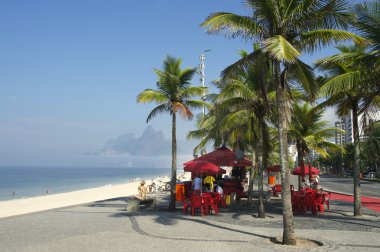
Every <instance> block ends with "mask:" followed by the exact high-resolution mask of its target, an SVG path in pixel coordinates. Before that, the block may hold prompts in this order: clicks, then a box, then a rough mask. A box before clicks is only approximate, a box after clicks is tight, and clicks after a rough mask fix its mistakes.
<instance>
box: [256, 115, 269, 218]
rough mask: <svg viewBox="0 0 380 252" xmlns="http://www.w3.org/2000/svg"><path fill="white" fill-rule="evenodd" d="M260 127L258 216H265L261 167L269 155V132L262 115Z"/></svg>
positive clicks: (264, 166)
mask: <svg viewBox="0 0 380 252" xmlns="http://www.w3.org/2000/svg"><path fill="white" fill-rule="evenodd" d="M259 122H260V127H261V137H262V144H263V148H262V165H261V167H260V166H259V167H258V171H259V184H258V186H259V216H258V217H259V218H265V208H264V201H263V198H264V183H263V169H265V168H266V167H267V166H268V157H269V133H268V128H267V125H266V123H265V121H264V115H263V116H262V117H261V116H260V117H259Z"/></svg>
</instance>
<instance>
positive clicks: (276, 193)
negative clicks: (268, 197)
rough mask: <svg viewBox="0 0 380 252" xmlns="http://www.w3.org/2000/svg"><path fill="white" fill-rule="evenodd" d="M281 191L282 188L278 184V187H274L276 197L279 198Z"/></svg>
mask: <svg viewBox="0 0 380 252" xmlns="http://www.w3.org/2000/svg"><path fill="white" fill-rule="evenodd" d="M281 191H282V187H281V185H280V184H277V185H275V186H273V187H272V192H273V196H274V197H278V195H279V193H281Z"/></svg>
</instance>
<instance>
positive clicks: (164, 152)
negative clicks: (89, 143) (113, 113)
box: [86, 126, 195, 157]
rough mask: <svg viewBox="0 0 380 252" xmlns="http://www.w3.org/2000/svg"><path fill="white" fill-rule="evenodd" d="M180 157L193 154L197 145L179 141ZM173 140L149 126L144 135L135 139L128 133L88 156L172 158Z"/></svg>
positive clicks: (110, 140) (111, 140)
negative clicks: (110, 155) (111, 155)
mask: <svg viewBox="0 0 380 252" xmlns="http://www.w3.org/2000/svg"><path fill="white" fill-rule="evenodd" d="M177 146H178V147H177V148H178V151H177V152H178V155H179V154H190V155H191V154H192V153H193V151H192V149H193V148H194V146H195V144H190V143H189V142H185V141H177ZM171 153H172V152H171V140H166V139H165V137H164V134H163V133H162V131H156V130H155V129H154V128H153V126H148V127H147V128H146V129H145V131H144V132H143V134H142V135H141V136H140V137H138V138H135V136H134V134H132V133H127V134H123V135H120V136H119V137H117V138H116V139H109V140H108V141H106V143H105V144H104V146H103V148H101V149H100V150H98V151H92V152H89V153H86V154H87V155H109V154H129V155H131V156H145V157H150V156H156V157H157V156H171Z"/></svg>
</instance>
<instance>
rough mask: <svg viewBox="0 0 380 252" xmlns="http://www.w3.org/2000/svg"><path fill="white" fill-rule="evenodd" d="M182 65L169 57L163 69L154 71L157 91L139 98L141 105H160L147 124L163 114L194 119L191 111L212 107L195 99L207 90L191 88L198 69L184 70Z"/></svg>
mask: <svg viewBox="0 0 380 252" xmlns="http://www.w3.org/2000/svg"><path fill="white" fill-rule="evenodd" d="M181 64H182V60H181V59H176V58H174V57H171V56H167V57H166V59H165V61H164V63H163V69H162V70H158V69H155V70H154V72H155V73H156V74H157V77H158V81H157V90H153V89H146V90H144V91H143V92H141V93H140V94H139V95H138V96H137V102H139V103H156V104H158V106H157V107H156V108H154V109H153V110H152V111H151V112H150V114H149V115H148V117H147V122H149V121H150V120H151V119H153V118H154V117H155V116H157V115H159V114H161V113H163V112H169V113H170V114H172V113H179V114H180V115H182V116H183V117H184V118H186V119H192V118H193V113H192V112H191V109H194V108H201V107H202V106H210V105H209V104H207V103H205V102H203V101H201V100H195V99H193V98H195V97H199V96H202V94H203V93H204V92H205V88H202V87H193V86H190V81H191V79H192V78H193V76H194V74H195V73H196V69H194V68H186V69H184V70H182V69H181Z"/></svg>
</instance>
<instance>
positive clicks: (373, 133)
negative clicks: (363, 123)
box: [363, 122, 380, 177]
mask: <svg viewBox="0 0 380 252" xmlns="http://www.w3.org/2000/svg"><path fill="white" fill-rule="evenodd" d="M365 130H366V131H367V132H366V135H367V137H366V139H365V142H364V144H363V150H364V151H363V153H365V155H366V156H367V164H368V166H370V167H375V170H376V175H377V176H378V177H379V176H380V165H379V164H380V123H379V122H377V123H371V124H370V125H368V126H367V128H366V129H365Z"/></svg>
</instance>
